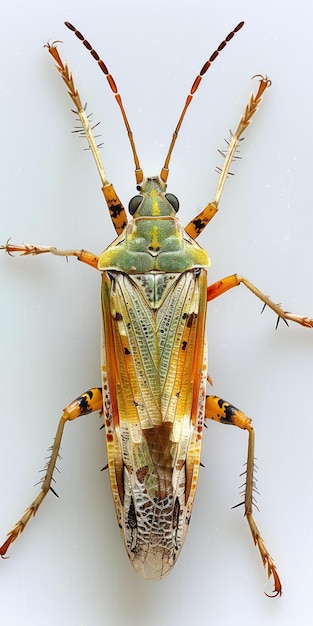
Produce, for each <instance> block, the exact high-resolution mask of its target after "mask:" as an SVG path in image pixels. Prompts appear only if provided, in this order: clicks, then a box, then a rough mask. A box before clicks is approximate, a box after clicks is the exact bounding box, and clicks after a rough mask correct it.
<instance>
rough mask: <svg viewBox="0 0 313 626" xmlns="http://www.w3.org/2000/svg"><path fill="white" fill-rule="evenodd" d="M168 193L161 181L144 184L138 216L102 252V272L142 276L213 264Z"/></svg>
mask: <svg viewBox="0 0 313 626" xmlns="http://www.w3.org/2000/svg"><path fill="white" fill-rule="evenodd" d="M165 190H166V185H165V183H163V182H162V181H161V180H160V179H159V178H147V179H146V180H145V181H144V183H143V185H142V187H141V189H140V196H141V197H142V200H141V201H140V199H138V203H139V206H138V208H137V209H136V211H135V213H134V217H133V219H132V220H131V221H130V222H129V223H128V224H127V226H126V227H125V229H124V231H123V232H122V234H121V235H120V236H119V237H117V239H115V241H113V243H112V244H111V245H110V246H109V247H108V248H106V250H104V252H102V254H101V256H100V258H99V265H98V267H99V269H100V270H116V271H120V272H125V273H126V274H138V273H139V274H142V273H144V272H149V271H156V272H157V271H159V272H184V271H187V270H189V269H192V268H195V267H208V266H209V265H210V260H209V257H208V255H207V253H206V252H205V251H204V250H203V249H202V248H201V247H200V246H199V245H198V244H197V243H196V242H195V241H194V240H193V239H192V238H191V237H189V235H187V233H186V232H185V231H184V229H183V227H182V226H181V224H180V222H179V220H178V218H177V217H176V212H175V210H174V208H173V206H172V205H171V204H170V202H169V201H168V200H167V198H166V197H165Z"/></svg>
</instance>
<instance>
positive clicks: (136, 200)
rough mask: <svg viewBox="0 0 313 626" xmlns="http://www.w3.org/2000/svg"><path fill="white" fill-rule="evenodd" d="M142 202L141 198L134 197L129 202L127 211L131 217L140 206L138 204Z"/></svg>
mask: <svg viewBox="0 0 313 626" xmlns="http://www.w3.org/2000/svg"><path fill="white" fill-rule="evenodd" d="M142 201H143V196H134V197H133V198H132V199H131V200H130V201H129V205H128V210H129V212H130V214H131V215H134V214H135V213H136V211H137V209H138V207H139V206H140V204H141V203H142Z"/></svg>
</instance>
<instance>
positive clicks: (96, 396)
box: [0, 387, 102, 557]
mask: <svg viewBox="0 0 313 626" xmlns="http://www.w3.org/2000/svg"><path fill="white" fill-rule="evenodd" d="M93 411H102V389H101V388H99V387H93V388H91V389H88V391H86V392H85V393H83V394H81V395H80V396H79V397H78V398H76V400H74V401H73V402H71V403H70V404H69V405H68V406H67V407H66V408H65V409H64V411H63V415H62V417H61V419H60V421H59V424H58V428H57V431H56V435H55V438H54V442H53V445H52V447H51V455H50V458H49V460H48V463H47V465H46V467H45V470H46V473H45V476H44V478H43V480H42V486H41V489H40V491H39V493H38V494H37V496H36V498H35V499H34V500H33V502H32V503H31V505H30V506H29V507H28V508H27V509H26V511H25V513H24V515H22V517H21V518H20V519H19V520H18V522H17V523H16V524H15V526H14V527H13V528H12V530H10V532H9V533H8V538H7V539H6V541H5V542H4V543H3V544H2V546H0V556H2V557H3V556H4V555H5V554H6V552H7V550H8V548H9V547H10V545H11V543H13V541H15V539H17V537H18V536H19V535H20V534H21V533H22V532H23V530H24V528H25V526H26V524H27V523H28V522H29V520H30V518H31V517H32V516H33V515H35V514H36V513H37V511H38V509H39V507H40V505H41V503H42V501H43V500H44V498H45V496H46V495H47V493H48V491H49V490H51V491H52V492H53V493H54V494H55V491H54V489H53V487H52V486H51V483H52V482H53V472H54V469H55V466H56V462H57V460H58V456H59V450H60V446H61V440H62V435H63V430H64V426H65V423H66V422H68V421H71V420H75V419H76V418H77V417H80V416H81V415H88V414H89V413H91V412H93ZM55 495H57V494H55Z"/></svg>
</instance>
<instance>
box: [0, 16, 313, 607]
mask: <svg viewBox="0 0 313 626" xmlns="http://www.w3.org/2000/svg"><path fill="white" fill-rule="evenodd" d="M66 26H67V27H68V28H69V29H70V30H72V31H73V32H74V33H75V34H76V36H77V37H78V38H79V39H80V40H81V41H82V42H83V44H84V45H85V47H86V48H87V49H88V50H89V51H90V52H91V54H92V56H93V58H94V59H95V60H96V61H97V63H98V65H99V67H100V69H101V70H102V71H103V73H104V74H105V76H106V78H107V80H108V83H109V86H110V88H111V90H112V91H113V93H114V96H115V99H116V101H117V103H118V106H119V108H120V110H121V113H122V116H123V119H124V123H125V126H126V130H127V133H128V137H129V140H130V144H131V148H132V152H133V157H134V162H135V173H136V183H137V190H138V195H136V196H135V197H134V198H133V199H132V200H131V201H130V203H129V212H130V214H131V216H132V220H131V221H130V222H129V223H127V218H126V213H125V210H124V207H123V205H122V204H121V202H120V200H119V198H118V196H117V194H116V192H115V189H114V187H113V185H112V184H111V183H109V181H108V179H107V178H106V174H105V171H104V168H103V165H102V162H101V159H100V156H99V150H98V146H97V144H96V140H95V137H94V134H93V129H92V128H91V127H90V124H89V120H88V116H87V115H86V112H85V108H84V107H83V105H82V103H81V100H80V96H79V93H78V91H77V89H76V87H75V84H74V81H73V78H72V75H71V73H70V71H69V68H68V66H67V65H66V64H64V63H63V61H62V59H61V57H60V55H59V52H58V49H57V47H56V45H55V44H52V45H48V50H49V52H50V54H51V55H52V57H53V58H54V60H55V62H56V65H57V69H58V71H59V73H60V74H61V76H62V78H63V80H64V82H65V84H66V87H67V90H68V93H69V96H70V98H71V99H72V101H73V102H74V105H75V112H76V113H77V115H78V117H79V120H80V124H81V127H82V131H83V133H84V135H85V137H86V139H87V141H88V144H89V147H90V149H91V151H92V154H93V156H94V159H95V162H96V165H97V168H98V172H99V174H100V178H101V182H102V191H103V194H104V197H105V200H106V202H107V205H108V208H109V211H110V215H111V219H112V222H113V225H114V227H115V230H116V232H117V235H118V236H117V238H116V239H115V241H114V242H113V243H112V244H111V245H110V246H109V247H108V248H107V249H106V250H105V251H104V252H103V253H102V254H101V255H100V257H98V256H97V255H95V254H93V253H91V252H88V251H86V250H58V249H56V248H54V247H45V246H38V245H30V244H25V245H14V244H12V243H10V242H8V243H7V244H6V245H4V246H2V249H3V250H5V251H6V252H8V253H9V254H12V253H14V252H19V253H21V254H22V255H29V254H31V255H39V254H45V253H52V254H54V255H59V256H66V257H69V256H75V257H76V258H77V259H78V260H80V261H82V262H84V263H86V264H87V265H90V266H91V267H93V268H95V269H97V270H99V271H100V272H101V274H102V313H103V345H102V387H101V388H99V387H94V388H92V389H89V390H88V391H87V392H85V393H83V394H81V395H80V396H79V397H78V398H77V399H76V400H74V401H73V402H72V403H71V404H69V405H68V406H67V407H66V408H65V409H64V413H63V415H62V416H61V419H60V422H59V425H58V429H57V433H56V436H55V440H54V444H53V446H52V452H51V457H50V459H49V462H48V465H47V470H46V474H45V476H44V479H43V482H42V486H41V490H40V492H39V494H38V495H37V496H36V498H35V499H34V501H33V502H32V504H31V505H30V506H29V507H28V509H27V510H26V512H25V513H24V515H23V516H22V517H21V518H20V520H19V521H18V522H17V523H16V525H15V526H14V528H13V529H12V530H11V531H10V532H9V533H8V538H7V540H6V541H5V542H4V543H3V545H2V546H1V547H0V554H1V556H5V554H6V552H7V550H8V548H9V546H10V545H11V543H12V542H13V541H15V539H17V537H18V536H19V534H20V533H21V532H22V531H23V530H24V528H25V526H26V524H27V523H28V521H29V519H30V518H31V517H32V516H33V515H34V514H35V513H36V512H37V510H38V508H39V506H40V504H41V502H42V501H43V499H44V498H45V496H46V494H47V493H48V491H49V490H52V491H54V490H53V488H52V486H51V483H52V479H53V472H54V469H55V465H56V461H57V458H58V454H59V449H60V444H61V439H62V434H63V429H64V425H65V422H67V421H69V420H74V419H76V418H77V417H79V416H81V415H86V414H88V413H90V412H91V411H97V410H100V411H103V414H104V423H105V428H106V439H107V451H108V470H109V474H110V481H111V487H112V493H113V499H114V504H115V509H116V514H117V519H118V524H119V527H120V529H121V533H122V537H123V540H124V543H125V547H126V550H127V553H128V556H129V558H130V561H131V563H132V565H133V567H134V569H135V570H136V571H137V572H138V573H139V574H140V575H141V576H142V577H143V578H147V579H159V578H163V577H164V576H165V575H166V574H168V573H169V572H170V570H171V569H172V567H173V565H174V564H175V561H176V559H177V557H178V555H179V552H180V550H181V548H182V545H183V542H184V539H185V537H186V533H187V530H188V526H189V521H190V516H191V511H192V506H193V501H194V496H195V491H196V486H197V480H198V474H199V466H200V452H201V440H202V430H203V424H204V419H205V418H207V419H212V420H215V421H219V422H221V423H225V424H232V425H236V426H238V427H239V428H241V429H244V430H247V431H248V457H247V468H246V480H245V491H244V502H243V504H244V513H245V516H246V518H247V521H248V524H249V527H250V530H251V533H252V537H253V541H254V543H255V544H256V545H257V547H258V549H259V552H260V556H261V558H262V561H263V564H264V566H265V567H266V568H267V573H268V576H273V580H274V595H280V594H281V590H282V587H281V583H280V579H279V576H278V573H277V570H276V567H275V564H274V561H273V559H272V557H271V555H270V554H269V552H268V551H267V548H266V546H265V543H264V541H263V539H262V537H261V534H260V532H259V529H258V527H257V525H256V522H255V520H254V516H253V511H252V508H253V490H254V476H253V473H254V430H253V427H252V424H251V419H250V418H249V417H247V416H246V415H245V414H244V413H243V412H241V411H240V410H239V409H237V408H236V407H234V406H233V405H231V404H230V403H229V402H226V401H224V400H222V399H221V398H218V397H216V396H212V395H209V396H206V383H207V378H208V376H207V362H206V340H205V322H206V303H207V301H210V300H213V299H214V298H216V297H217V296H219V295H221V294H223V293H224V292H226V291H228V290H229V289H231V288H232V287H235V286H237V285H239V284H240V283H242V284H243V285H245V286H246V287H247V288H248V290H250V291H252V293H254V294H255V295H256V296H257V297H258V298H260V300H261V301H262V302H263V304H264V306H266V305H267V306H268V307H269V308H271V309H272V310H273V311H274V312H275V313H276V314H277V316H278V320H279V319H283V320H284V321H285V322H286V323H287V322H288V320H289V321H293V322H296V323H298V324H301V325H302V326H305V327H308V328H312V327H313V319H310V318H307V317H303V316H299V315H294V314H291V313H286V312H285V311H284V310H283V309H282V308H281V307H280V306H278V305H276V304H275V303H274V302H273V301H272V300H270V299H269V298H268V297H267V296H265V295H264V294H263V293H262V292H261V291H260V290H259V289H257V288H256V287H254V285H252V284H251V283H250V281H249V280H247V279H246V278H244V277H242V276H238V275H237V274H234V275H231V276H227V277H226V278H223V279H221V280H220V281H218V282H216V283H214V284H213V285H210V286H209V287H207V268H208V267H209V265H210V261H209V258H208V255H207V253H206V252H205V251H204V250H203V249H202V248H201V247H200V246H199V245H198V244H197V243H196V242H195V239H196V238H197V237H198V236H199V234H200V233H201V232H202V230H203V229H204V228H205V226H206V225H207V224H208V223H209V221H210V220H211V219H212V218H213V217H214V215H215V213H216V212H217V210H218V205H219V201H220V198H221V194H222V191H223V188H224V184H225V181H226V178H227V175H228V173H229V169H230V165H231V163H232V161H233V159H234V158H235V157H236V151H237V148H238V144H239V141H240V139H241V137H242V134H243V132H244V131H245V130H246V128H247V126H248V125H249V124H250V122H251V120H252V118H253V116H254V114H255V113H256V111H257V109H258V106H259V105H260V103H261V100H262V96H263V93H264V92H265V90H266V89H267V88H268V87H269V85H270V81H269V79H267V78H263V77H259V87H258V89H257V91H256V94H255V95H252V96H251V97H250V99H249V102H248V104H247V106H246V108H245V111H244V114H243V115H242V117H241V118H240V120H239V123H238V125H237V128H236V130H235V131H234V133H232V135H231V138H230V141H229V144H228V148H227V150H226V151H225V153H223V156H224V163H223V166H222V168H221V170H220V173H219V178H218V183H217V188H216V193H215V196H214V198H213V200H212V202H210V203H209V204H208V205H207V206H206V207H205V208H204V210H203V211H202V212H201V213H200V214H199V215H198V216H196V217H195V218H194V219H193V220H192V221H191V222H190V223H189V224H188V225H187V226H186V228H185V229H184V228H182V226H181V225H180V222H179V221H178V219H177V217H176V214H177V211H178V200H177V198H176V196H174V195H172V194H169V193H166V187H167V178H168V173H169V162H170V158H171V154H172V151H173V148H174V145H175V142H176V139H177V135H178V132H179V130H180V127H181V124H182V121H183V118H184V116H185V113H186V110H187V108H188V106H189V104H190V103H191V100H192V98H193V95H194V93H195V92H196V91H197V89H198V87H199V84H200V82H201V80H202V77H203V75H204V74H205V73H206V72H207V70H208V69H209V67H210V65H211V64H212V63H213V62H214V61H215V59H216V57H217V56H218V54H219V52H221V51H222V50H223V48H224V47H225V46H226V44H227V43H228V42H229V41H230V40H231V39H232V38H233V36H234V34H235V33H237V32H238V31H239V30H240V29H241V28H242V26H243V22H241V23H240V24H238V26H237V27H236V28H235V29H234V30H233V31H232V32H231V33H230V34H229V35H228V36H227V37H226V38H225V40H224V41H222V42H221V44H220V45H219V46H218V48H217V49H216V50H215V51H214V52H213V54H212V55H211V57H210V58H209V60H208V61H207V62H206V63H205V64H204V66H203V67H202V69H201V71H200V73H199V74H198V75H197V77H196V79H195V81H194V82H193V84H192V87H191V90H190V93H189V95H188V96H187V99H186V103H185V105H184V107H183V110H182V113H181V116H180V118H179V121H178V124H177V126H176V128H175V131H174V134H173V138H172V141H171V144H170V147H169V151H168V154H167V157H166V159H165V163H164V166H163V168H162V170H161V173H160V175H159V176H158V177H150V178H144V176H143V172H142V170H141V167H140V163H139V159H138V156H137V153H136V148H135V144H134V140H133V135H132V132H131V128H130V125H129V123H128V119H127V116H126V113H125V110H124V107H123V103H122V100H121V97H120V95H119V93H118V90H117V87H116V83H115V81H114V79H113V77H112V75H111V74H110V73H109V71H108V69H107V67H106V65H105V64H104V62H103V61H102V60H101V59H100V57H99V56H98V54H97V52H96V51H95V50H94V49H93V48H92V46H91V45H90V44H89V42H88V41H86V40H85V38H84V37H83V35H82V34H81V33H80V32H79V31H77V30H76V29H75V28H74V27H73V26H72V25H71V24H69V23H66Z"/></svg>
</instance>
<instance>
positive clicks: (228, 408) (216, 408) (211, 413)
mask: <svg viewBox="0 0 313 626" xmlns="http://www.w3.org/2000/svg"><path fill="white" fill-rule="evenodd" d="M205 417H206V418H207V419H211V420H214V421H216V422H220V423H221V424H231V425H232V426H238V427H239V428H241V429H243V430H247V431H248V456H247V468H246V483H245V491H244V502H243V504H244V510H245V517H246V518H247V522H248V524H249V528H250V530H251V534H252V538H253V542H254V544H255V545H256V546H257V547H258V549H259V553H260V555H261V559H262V562H263V565H264V567H266V568H267V574H268V577H270V576H273V581H274V592H273V596H278V595H281V593H282V586H281V582H280V579H279V576H278V573H277V569H276V566H275V563H274V561H273V559H272V557H271V555H270V553H269V552H268V550H267V548H266V546H265V543H264V541H263V539H262V536H261V533H260V531H259V529H258V527H257V524H256V522H255V519H254V517H253V511H252V507H253V490H254V487H255V482H254V476H253V472H254V439H255V437H254V429H253V426H252V424H251V419H250V418H249V417H248V416H247V415H245V413H243V412H242V411H240V410H239V409H237V408H236V407H235V406H233V405H232V404H230V403H229V402H225V400H222V399H221V398H218V397H217V396H207V398H206V406H205Z"/></svg>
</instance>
